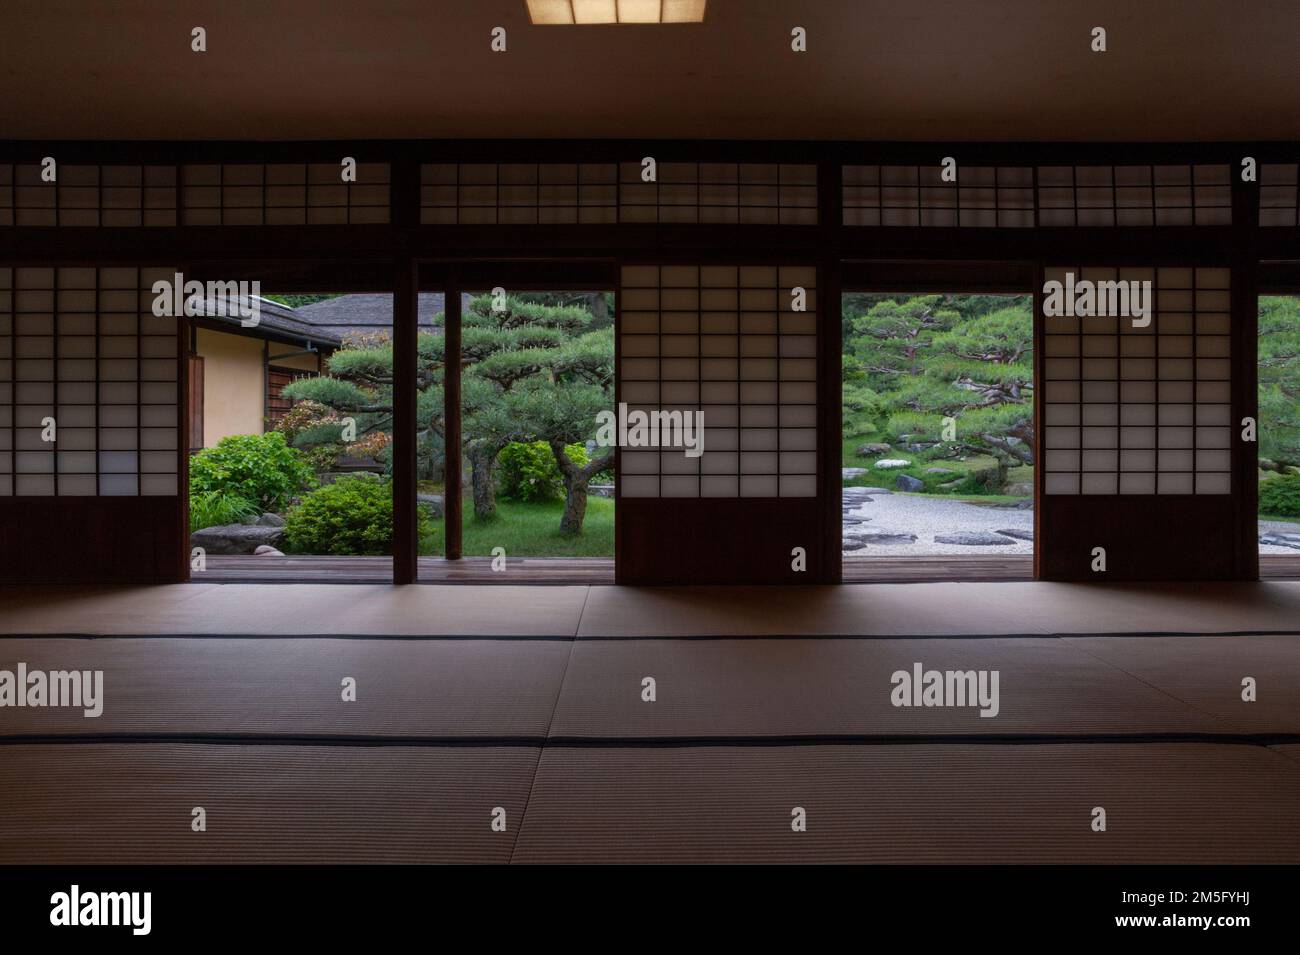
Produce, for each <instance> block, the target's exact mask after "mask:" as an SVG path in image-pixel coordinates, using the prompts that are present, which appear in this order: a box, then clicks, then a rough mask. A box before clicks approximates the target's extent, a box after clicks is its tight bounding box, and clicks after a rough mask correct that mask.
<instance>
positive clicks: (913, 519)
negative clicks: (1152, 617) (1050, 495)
mask: <svg viewBox="0 0 1300 955" xmlns="http://www.w3.org/2000/svg"><path fill="white" fill-rule="evenodd" d="M868 496H869V497H870V498H871V500H870V501H868V502H867V503H858V499H857V498H856V497H855V496H854V492H850V496H848V497H844V498H842V499H841V500H842V502H843V504H844V505H845V506H849V507H851V509H850V510H848V511H845V512H844V515H843V516H844V517H845V518H855V519H858V520H861V521H863V523H861V524H845V525H844V539H845V540H846V541H848V540H850V539H851V538H852V537H853V536H854V535H855V533H868V534H872V533H875V534H915V535H916V540H915V541H913V542H912V543H910V544H872V543H869V542H868V543H867V544H866V546H864V547H861V548H858V549H856V550H845V551H844V553H845V554H852V555H854V556H858V557H868V556H871V555H873V554H874V555H877V556H885V557H892V556H900V557H906V556H909V555H910V556H913V557H926V556H932V555H935V554H988V555H991V556H992V555H998V554H1032V553H1033V552H1034V545H1033V542H1032V541H1023V540H1012V539H1011V538H1005V539H1006V540H1008V541H1010V543H1009V544H1003V545H976V546H971V545H965V544H940V543H937V542H936V541H935V539H934V538H935V535H936V534H938V535H944V534H952V533H954V532H958V531H975V532H981V533H995V534H996V533H997V532H998V531H999V530H1015V529H1019V530H1024V531H1029V532H1032V531H1033V529H1034V512H1033V511H1032V510H1029V509H1024V510H1021V509H1018V508H1010V507H985V506H982V505H978V504H970V503H967V502H966V501H959V500H954V499H951V498H944V497H937V496H935V495H929V494H900V493H898V492H897V491H893V492H890V493H888V494H881V493H879V492H877V493H875V494H870V495H868ZM1259 532H1260V534H1261V535H1264V534H1274V535H1280V534H1291V535H1296V536H1297V538H1300V523H1292V522H1288V521H1260V522H1259ZM998 536H999V537H1003V535H998ZM1297 542H1298V543H1300V540H1298V541H1297ZM1259 552H1260V553H1261V554H1292V555H1300V549H1297V548H1293V547H1282V546H1279V545H1276V544H1260V545H1259Z"/></svg>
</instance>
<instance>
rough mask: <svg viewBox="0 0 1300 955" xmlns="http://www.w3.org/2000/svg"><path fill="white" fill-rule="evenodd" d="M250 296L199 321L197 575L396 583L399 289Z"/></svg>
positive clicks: (193, 426) (193, 421)
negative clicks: (243, 304) (237, 308)
mask: <svg viewBox="0 0 1300 955" xmlns="http://www.w3.org/2000/svg"><path fill="white" fill-rule="evenodd" d="M247 304H248V305H249V306H250V307H249V308H247V309H244V310H243V311H244V313H245V314H240V313H236V312H234V311H233V310H229V309H224V310H223V309H217V308H207V309H205V314H204V315H202V316H198V317H195V318H193V319H192V321H191V326H192V331H191V341H190V367H191V389H190V401H189V409H190V422H189V423H190V427H189V432H190V435H191V437H190V444H191V447H190V460H189V529H190V547H191V550H192V552H193V551H195V550H196V549H197V550H198V551H200V552H201V555H202V559H201V560H197V561H192V562H191V579H193V580H206V581H227V582H228V581H248V582H277V581H285V580H322V581H331V582H343V581H384V582H386V581H390V580H391V579H392V572H393V562H392V553H393V490H392V443H393V441H392V438H393V410H392V403H393V336H392V330H393V299H392V295H391V294H390V293H388V292H383V293H342V292H313V293H301V292H281V291H278V290H276V289H275V288H274V286H273V285H268V286H267V287H266V288H264V289H261V290H260V294H258V295H256V296H253V297H251V298H250V299H249V301H248V303H247ZM429 304H430V305H432V303H429ZM425 319H426V320H431V316H426V317H425ZM195 369H198V373H197V374H196V373H195Z"/></svg>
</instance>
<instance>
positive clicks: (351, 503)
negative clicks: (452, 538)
mask: <svg viewBox="0 0 1300 955" xmlns="http://www.w3.org/2000/svg"><path fill="white" fill-rule="evenodd" d="M418 515H419V528H418V534H419V536H420V537H425V536H427V535H430V534H432V533H433V524H432V522H431V521H430V520H429V517H428V515H427V514H426V513H425V511H424V509H423V508H421V509H420V510H419V511H418ZM284 539H285V545H286V546H287V548H288V549H289V551H290V552H291V553H295V554H328V555H336V556H343V557H349V556H364V557H377V556H381V555H386V554H391V553H392V552H393V485H392V482H391V481H389V480H387V479H384V478H379V477H375V476H373V475H362V474H356V475H349V476H347V477H340V478H339V479H338V480H336V481H335V482H334V483H333V484H326V485H325V486H323V487H321V488H318V489H317V490H315V491H312V492H311V493H310V494H307V495H305V496H304V497H303V499H302V500H301V501H300V502H299V503H298V504H297V505H295V506H294V507H292V508H291V509H290V510H289V513H288V514H286V515H285V518H284Z"/></svg>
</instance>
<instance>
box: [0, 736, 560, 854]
mask: <svg viewBox="0 0 1300 955" xmlns="http://www.w3.org/2000/svg"><path fill="white" fill-rule="evenodd" d="M536 762H537V751H536V750H533V749H514V748H493V749H474V748H460V747H451V748H406V747H374V748H365V747H330V746H322V747H314V746H313V747H299V746H209V745H170V744H169V745H155V744H130V745H122V744H99V745H95V744H84V745H83V744H56V745H39V746H36V745H11V746H6V747H4V748H3V750H2V751H0V863H14V862H23V863H63V864H70V863H75V864H83V863H95V864H98V863H117V864H132V863H241V862H242V863H273V862H278V863H312V864H322V863H340V864H348V863H381V862H406V863H416V862H506V861H508V860H509V859H510V855H511V850H512V848H513V845H514V840H515V837H516V835H517V833H518V824H519V821H520V820H521V819H522V817H523V809H524V805H525V802H526V801H527V794H528V786H529V781H530V780H531V778H532V775H533V770H534V767H535V765H536ZM200 806H201V807H202V808H203V809H204V810H206V814H207V831H206V832H194V831H192V830H191V820H192V818H193V817H192V810H193V809H194V807H200ZM497 807H500V808H502V809H504V810H505V821H506V830H505V831H504V832H494V831H492V826H491V824H492V815H493V810H494V809H496V808H497Z"/></svg>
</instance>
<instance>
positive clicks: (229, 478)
mask: <svg viewBox="0 0 1300 955" xmlns="http://www.w3.org/2000/svg"><path fill="white" fill-rule="evenodd" d="M315 483H316V478H315V475H313V474H312V470H311V467H310V466H309V465H308V464H307V463H306V461H304V460H303V457H302V455H301V454H300V453H299V452H298V451H295V450H294V449H293V448H291V447H289V446H288V445H287V444H285V441H284V435H282V434H280V433H278V432H275V431H271V432H268V433H267V434H235V435H231V436H229V437H226V438H222V439H221V441H220V443H219V444H217V446H216V447H215V448H205V449H203V450H202V451H200V452H199V453H198V454H196V455H194V457H192V458H191V459H190V497H191V499H194V498H197V497H198V496H200V495H202V494H205V493H208V492H213V491H215V492H219V493H222V494H228V495H233V496H236V497H242V498H244V500H246V501H249V502H251V503H252V504H253V506H254V507H260V508H262V509H263V510H266V511H282V510H284V508H285V507H286V506H287V505H288V503H289V500H290V498H292V497H294V496H295V495H297V494H299V493H301V492H302V491H304V490H306V489H307V488H310V487H313V486H314V485H315Z"/></svg>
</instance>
